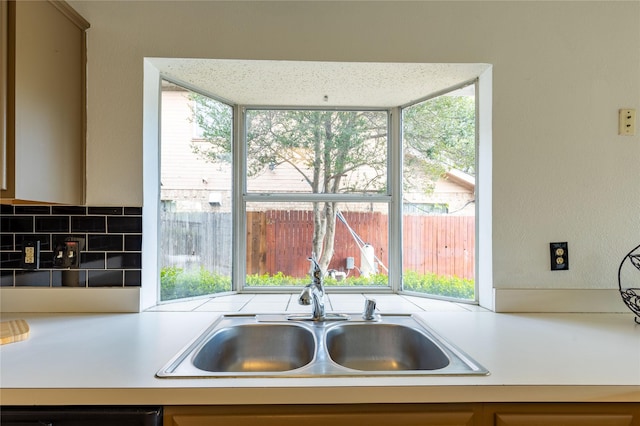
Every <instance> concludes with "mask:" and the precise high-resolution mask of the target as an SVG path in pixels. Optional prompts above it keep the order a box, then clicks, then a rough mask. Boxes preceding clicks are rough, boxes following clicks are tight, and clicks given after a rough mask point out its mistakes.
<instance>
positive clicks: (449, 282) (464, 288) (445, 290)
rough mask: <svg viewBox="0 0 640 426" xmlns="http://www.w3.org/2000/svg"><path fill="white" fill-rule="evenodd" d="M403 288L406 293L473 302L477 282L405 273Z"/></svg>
mask: <svg viewBox="0 0 640 426" xmlns="http://www.w3.org/2000/svg"><path fill="white" fill-rule="evenodd" d="M403 288H404V290H406V291H415V292H418V293H425V294H433V295H438V296H445V297H454V298H457V299H466V300H473V298H474V296H475V282H474V281H473V280H469V279H465V278H458V277H455V276H454V277H448V276H443V275H436V274H432V273H428V274H419V273H417V272H415V271H405V272H404V274H403Z"/></svg>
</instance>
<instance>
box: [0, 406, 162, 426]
mask: <svg viewBox="0 0 640 426" xmlns="http://www.w3.org/2000/svg"><path fill="white" fill-rule="evenodd" d="M0 425H2V426H29V425H33V426H36V425H37V426H85V425H86V426H89V425H91V426H162V407H111V406H59V407H0Z"/></svg>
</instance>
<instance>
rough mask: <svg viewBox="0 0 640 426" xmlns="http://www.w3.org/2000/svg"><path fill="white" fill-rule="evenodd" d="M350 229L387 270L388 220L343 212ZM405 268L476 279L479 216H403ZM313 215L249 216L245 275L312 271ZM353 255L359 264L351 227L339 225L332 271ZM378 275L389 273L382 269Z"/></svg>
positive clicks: (269, 213) (272, 213) (341, 267)
mask: <svg viewBox="0 0 640 426" xmlns="http://www.w3.org/2000/svg"><path fill="white" fill-rule="evenodd" d="M343 216H344V218H345V221H346V222H347V224H348V226H349V227H350V228H351V229H352V230H353V231H354V232H355V233H356V234H357V235H358V236H359V237H360V238H361V240H362V241H363V242H364V243H368V244H370V245H372V246H373V249H374V253H375V256H376V257H377V260H378V261H379V262H380V263H381V264H382V265H384V266H388V253H387V246H388V239H389V235H388V226H387V216H386V215H383V214H381V213H369V212H347V213H343ZM403 227H404V236H405V237H404V244H403V262H404V269H405V270H412V271H416V272H418V273H429V272H431V273H435V274H438V275H446V276H457V277H460V278H467V279H473V278H474V270H475V267H474V263H475V258H474V253H475V218H474V217H473V216H408V215H405V217H404V223H403ZM312 236H313V213H312V212H311V211H285V210H272V211H267V212H248V213H247V272H248V273H258V274H266V273H269V274H274V273H276V272H282V273H284V274H285V275H291V276H296V277H301V276H304V275H305V274H306V273H307V272H308V271H309V262H308V260H307V258H308V257H309V256H310V254H311V240H312ZM348 257H353V258H354V261H355V266H356V267H359V266H360V258H361V251H360V247H359V245H358V244H357V243H356V241H355V239H354V237H353V236H352V234H351V233H350V232H349V228H348V227H347V225H345V224H344V223H342V222H340V221H339V220H338V221H336V237H335V251H334V255H333V258H332V260H331V263H330V264H329V269H336V270H339V271H342V270H345V266H346V259H347V258H348ZM378 271H379V272H383V273H384V272H385V270H384V268H383V267H382V266H378ZM353 273H355V271H354V272H353Z"/></svg>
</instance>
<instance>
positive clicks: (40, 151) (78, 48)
mask: <svg viewBox="0 0 640 426" xmlns="http://www.w3.org/2000/svg"><path fill="white" fill-rule="evenodd" d="M2 10H3V12H2V19H3V22H2V26H1V27H0V28H2V32H3V34H2V45H3V47H2V50H3V52H5V53H6V60H5V62H4V63H3V74H2V75H1V76H2V80H3V84H5V85H6V86H4V87H6V90H3V91H2V93H3V94H2V96H1V98H2V99H1V101H2V102H0V103H1V104H2V105H3V107H0V108H2V109H0V113H1V114H2V117H3V118H2V120H1V121H2V123H3V125H2V127H3V129H2V130H3V131H2V133H3V140H2V149H1V150H0V151H2V153H3V154H1V156H2V158H0V160H1V161H2V164H1V166H2V172H3V173H2V174H0V175H2V176H3V177H4V179H0V183H2V194H1V197H0V198H2V202H3V203H21V202H25V201H26V202H39V203H60V204H74V205H77V204H84V187H85V185H84V182H85V135H86V89H85V86H86V84H85V82H86V36H85V34H86V32H85V31H86V29H87V28H88V27H89V24H88V23H87V21H85V20H84V19H83V18H82V17H81V16H80V15H78V14H77V13H76V12H75V11H74V10H73V9H72V8H71V7H70V6H69V5H67V4H66V3H65V2H60V1H9V2H7V1H4V0H2ZM5 23H6V25H5Z"/></svg>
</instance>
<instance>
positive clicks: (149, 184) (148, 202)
mask: <svg viewBox="0 0 640 426" xmlns="http://www.w3.org/2000/svg"><path fill="white" fill-rule="evenodd" d="M163 78H165V77H164V76H161V73H160V72H159V70H158V69H157V68H156V67H155V66H154V65H153V64H152V63H151V62H150V61H148V60H147V59H145V60H144V95H143V153H144V159H145V161H144V168H143V187H144V188H143V189H144V191H143V203H144V207H145V208H144V215H143V235H144V239H143V250H142V253H143V254H142V263H143V269H142V275H143V286H142V288H141V291H140V294H139V296H138V302H139V306H140V310H143V309H146V308H149V307H151V306H154V305H156V304H157V303H158V302H159V294H160V291H159V286H160V272H159V267H158V266H159V265H158V259H159V253H158V240H159V238H158V233H159V223H158V219H159V209H160V185H159V181H160V173H159V172H160V170H159V168H160V167H159V164H160V149H159V145H160V143H161V141H160V129H159V124H160V123H159V122H160V98H161V91H162V90H161V80H162V79H163ZM185 87H187V88H189V87H188V86H185ZM492 90H493V70H492V67H491V66H489V67H488V68H487V69H486V70H485V71H484V72H483V73H482V74H481V75H480V76H479V77H478V79H477V82H476V102H477V113H476V114H477V119H476V127H477V131H476V138H477V140H476V164H477V175H476V200H477V202H476V253H475V254H476V256H475V257H476V277H475V281H476V292H475V293H476V300H477V301H478V303H479V304H480V305H481V306H483V307H485V308H488V309H493V307H494V296H493V268H492V261H493V260H492V220H491V218H492V207H491V206H492V178H491V177H492V104H493V98H492ZM240 108H241V107H240V106H237V105H236V106H235V107H234V140H242V139H240V136H241V133H242V132H243V131H242V130H241V126H240V125H239V124H240V121H241V119H240V114H239V113H240V111H241V110H240ZM391 111H392V113H391V128H393V129H396V128H397V129H400V113H401V107H400V106H398V107H396V108H392V109H391ZM400 142H401V135H400V131H398V132H393V131H392V132H391V141H390V143H389V145H388V146H389V147H391V146H396V145H397V144H398V143H400ZM233 146H234V156H237V155H240V154H242V150H244V147H243V144H234V145H233ZM392 154H393V153H390V155H389V158H390V170H389V173H390V174H394V172H393V170H401V166H402V158H401V155H392ZM240 158H243V157H240ZM240 169H243V168H240V167H235V168H234V170H233V182H234V185H233V189H232V191H233V203H234V207H235V211H236V213H235V214H236V215H238V216H237V217H236V218H235V219H234V220H236V222H235V224H236V225H238V224H242V223H244V219H243V220H240V221H238V217H239V216H240V215H242V217H244V214H245V212H244V208H238V206H243V202H244V200H243V197H244V194H243V191H240V190H236V186H237V182H242V180H243V176H241V174H242V173H244V170H240ZM395 174H398V173H397V172H396V173H395ZM394 185H395V186H394ZM389 188H391V192H392V194H393V193H395V194H399V195H400V196H401V194H402V192H401V190H402V182H401V179H395V180H393V181H392V182H391V185H390V186H389ZM397 198H398V197H396V200H395V201H394V200H392V201H391V206H392V208H391V209H390V212H389V215H390V218H389V223H390V230H389V232H390V235H402V234H401V232H402V221H401V220H398V219H397V215H400V217H401V215H402V203H401V202H399V201H398V200H397ZM400 200H401V198H400ZM391 224H394V225H393V226H392V225H391ZM233 232H234V235H233V238H234V243H233V253H234V256H233V262H234V269H233V271H234V272H233V276H232V278H233V282H234V284H233V286H234V287H235V288H236V290H237V288H238V287H237V284H236V283H238V282H242V283H244V280H245V270H246V264H245V261H244V259H245V258H244V255H242V253H241V252H240V249H241V247H240V245H239V244H238V241H242V240H243V239H244V238H245V235H246V227H245V226H234V231H233ZM245 244H246V243H245ZM400 247H401V246H399V239H394V238H390V247H389V265H390V268H389V269H390V275H389V283H390V289H391V291H393V292H396V293H401V283H400V276H401V271H400V268H401V265H402V258H401V250H400ZM240 259H242V261H241V260H240ZM391 265H396V267H394V268H393V271H395V272H393V273H392V272H391V270H392V269H391ZM396 274H397V277H396ZM154 284H155V285H154ZM376 290H377V291H381V289H376Z"/></svg>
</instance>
